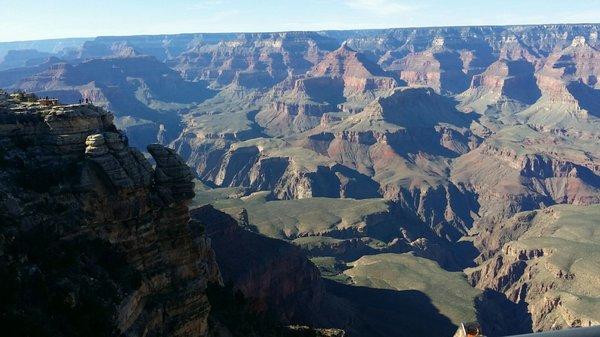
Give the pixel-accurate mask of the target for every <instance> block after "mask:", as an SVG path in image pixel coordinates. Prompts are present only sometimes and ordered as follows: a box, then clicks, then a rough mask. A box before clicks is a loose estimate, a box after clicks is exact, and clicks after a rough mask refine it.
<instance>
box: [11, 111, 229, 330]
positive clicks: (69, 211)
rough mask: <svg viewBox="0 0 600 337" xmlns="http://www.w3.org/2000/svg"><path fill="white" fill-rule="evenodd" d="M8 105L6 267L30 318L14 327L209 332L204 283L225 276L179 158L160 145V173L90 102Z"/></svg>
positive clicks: (18, 305) (22, 311)
mask: <svg viewBox="0 0 600 337" xmlns="http://www.w3.org/2000/svg"><path fill="white" fill-rule="evenodd" d="M0 109H1V112H0V118H1V126H0V130H1V131H0V132H1V138H0V139H1V144H0V146H1V149H2V152H1V153H2V158H1V169H0V172H1V179H2V184H1V185H2V187H1V188H2V194H1V202H0V205H1V208H2V211H1V212H0V214H2V223H3V226H2V237H3V240H2V247H3V249H2V272H3V274H4V276H6V277H7V278H6V279H5V280H6V281H7V282H8V283H9V284H11V285H12V287H14V288H13V290H14V291H15V293H12V294H10V298H11V300H9V301H8V302H5V304H4V303H3V305H4V306H5V307H4V309H7V310H9V311H5V312H7V313H8V315H12V316H11V317H13V319H15V320H16V321H19V320H21V322H28V323H27V324H31V326H26V327H20V328H16V327H12V328H13V329H31V331H37V330H38V329H39V330H42V331H43V330H44V329H47V330H48V331H53V332H51V333H54V334H57V335H59V334H63V333H65V334H69V333H73V332H76V331H77V329H78V327H79V325H80V324H86V322H88V323H91V322H99V323H98V324H101V326H99V327H98V330H96V331H90V333H91V334H92V335H110V334H113V333H118V334H119V335H124V336H140V335H169V336H203V335H208V333H209V330H208V329H209V326H208V313H209V310H210V305H209V303H208V299H207V297H206V294H205V289H206V286H207V284H208V283H209V282H216V283H218V282H219V281H220V278H219V277H220V276H219V271H218V267H217V264H216V262H215V260H214V253H213V251H212V249H211V248H210V244H209V242H208V240H207V239H206V238H205V237H204V236H198V237H194V236H193V235H192V232H191V231H190V230H189V229H188V221H189V211H188V206H187V204H188V201H189V200H190V199H191V198H192V197H193V196H194V192H193V184H192V183H191V178H192V175H191V171H190V170H189V168H188V167H187V166H186V165H185V164H184V163H183V162H182V161H181V159H180V158H179V157H178V156H177V155H176V154H175V153H174V152H173V151H172V150H169V149H166V148H163V147H161V146H158V145H156V146H152V147H150V148H149V152H150V153H151V154H152V155H153V156H154V160H155V161H156V164H157V167H156V169H153V168H152V166H151V164H150V163H149V162H148V160H147V159H146V158H145V157H144V156H143V155H142V154H141V152H139V151H138V150H136V149H133V148H130V147H128V146H127V142H126V140H125V138H124V137H123V134H121V133H120V132H118V131H117V129H116V128H115V127H114V125H113V124H112V118H113V117H112V115H111V114H110V113H108V112H106V111H105V110H103V109H101V108H97V107H94V106H91V105H72V106H52V107H45V106H42V105H41V104H39V103H37V102H36V103H27V102H19V101H17V100H16V99H9V100H3V101H2V103H1V106H0ZM22 245H25V246H22ZM88 245H89V246H90V248H89V249H87V248H84V247H86V246H88ZM96 246H99V247H100V248H96V249H94V248H92V247H96ZM78 247H79V248H78ZM106 259H108V260H106ZM53 261H55V262H53ZM55 263H58V265H56V264H55ZM9 270H10V271H12V273H11V274H6V273H8V272H9ZM26 270H29V271H28V272H25V271H26ZM24 272H25V274H23V275H24V276H22V277H20V276H18V275H21V274H22V273H24ZM3 279H4V278H3ZM40 282H41V283H40ZM40 287H42V288H40ZM43 287H47V288H49V289H50V290H49V292H48V293H45V292H44V290H43V289H44V288H43ZM7 290H9V289H7ZM9 291H10V290H9ZM36 294H37V295H39V297H38V296H35V295H36ZM6 295H7V296H9V295H8V294H6ZM31 296H35V297H33V298H31ZM4 298H6V297H4ZM12 301H15V302H12ZM11 304H12V305H14V307H10V306H11ZM6 306H8V308H7V307H6ZM48 310H52V311H54V312H50V311H48ZM36 315H40V316H38V317H37V318H36ZM86 315H92V316H86ZM52 317H56V318H57V319H55V320H53V319H52ZM78 319H81V320H82V321H80V322H78V321H73V320H78ZM92 326H96V325H95V324H93V325H92ZM92 326H90V327H89V328H90V329H91V328H92ZM21 331H22V330H21ZM79 332H80V331H79Z"/></svg>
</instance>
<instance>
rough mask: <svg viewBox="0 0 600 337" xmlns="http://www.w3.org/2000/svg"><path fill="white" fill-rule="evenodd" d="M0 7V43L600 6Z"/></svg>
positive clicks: (568, 11)
mask: <svg viewBox="0 0 600 337" xmlns="http://www.w3.org/2000/svg"><path fill="white" fill-rule="evenodd" d="M0 8H2V11H1V12H0V42H21V41H40V40H55V39H68V38H84V39H85V38H94V37H98V36H138V35H175V34H190V33H189V32H204V33H205V34H213V33H214V34H217V33H236V32H239V33H244V32H246V33H263V32H290V31H336V30H363V29H389V28H399V29H401V28H428V27H467V26H515V25H540V24H548V22H553V24H577V23H579V22H596V21H598V18H600V0H571V1H569V2H549V1H546V0H528V1H522V0H489V1H482V2H473V1H468V0H452V1H444V0H303V1H282V0H260V1H255V0H254V1H253V0H172V1H170V2H168V3H165V2H164V1H160V0H145V1H142V0H128V1H122V0H104V1H93V0H91V1H86V2H81V1H77V0H56V1H49V2H40V1H36V0H21V1H11V0H0ZM197 34H200V33H197Z"/></svg>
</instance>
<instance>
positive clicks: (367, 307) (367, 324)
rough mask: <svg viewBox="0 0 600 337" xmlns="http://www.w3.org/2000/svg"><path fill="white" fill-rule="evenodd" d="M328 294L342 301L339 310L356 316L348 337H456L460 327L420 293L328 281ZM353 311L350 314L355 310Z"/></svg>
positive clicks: (349, 322) (348, 326)
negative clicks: (349, 311) (454, 335)
mask: <svg viewBox="0 0 600 337" xmlns="http://www.w3.org/2000/svg"><path fill="white" fill-rule="evenodd" d="M325 284H326V288H327V292H328V293H329V294H330V295H334V296H335V297H337V298H339V299H340V301H339V302H340V303H338V304H337V305H338V306H341V305H344V304H346V306H345V307H344V308H342V307H340V308H338V310H341V311H343V310H348V307H351V308H352V309H353V311H354V315H352V316H350V318H348V319H347V321H346V322H344V324H343V326H337V328H341V329H344V330H345V331H346V333H347V336H349V337H354V336H361V337H367V336H372V337H376V336H377V337H379V336H381V337H383V336H386V337H392V336H398V337H400V336H424V335H426V336H452V334H453V333H454V332H455V331H456V329H457V327H456V326H455V325H454V324H453V323H452V322H451V321H450V319H448V318H447V317H446V316H444V315H442V314H441V313H440V312H439V311H438V309H437V308H436V307H434V306H433V304H432V302H431V299H430V298H429V297H428V296H427V295H425V294H424V293H422V292H420V291H416V290H406V291H396V290H388V289H374V288H367V287H358V286H350V285H344V284H341V283H338V282H334V281H330V280H326V281H325ZM352 309H350V310H352Z"/></svg>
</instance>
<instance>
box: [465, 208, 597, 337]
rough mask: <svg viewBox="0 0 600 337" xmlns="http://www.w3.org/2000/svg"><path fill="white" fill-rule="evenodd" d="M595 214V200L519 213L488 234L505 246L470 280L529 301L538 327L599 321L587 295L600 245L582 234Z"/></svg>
mask: <svg viewBox="0 0 600 337" xmlns="http://www.w3.org/2000/svg"><path fill="white" fill-rule="evenodd" d="M597 214H598V206H597V205H593V206H571V205H561V206H554V207H550V208H547V209H544V210H540V211H533V212H525V213H519V214H517V215H515V217H513V218H511V219H509V220H508V221H506V222H505V223H503V224H502V225H500V226H496V227H495V228H494V229H493V230H492V232H491V233H489V234H488V233H486V235H485V236H487V237H488V238H489V237H490V236H493V237H495V239H493V240H490V242H499V243H500V245H502V247H501V249H500V250H498V251H497V252H495V253H492V255H491V257H490V258H489V259H487V260H486V261H484V262H483V263H481V265H480V266H478V267H476V268H473V269H471V270H469V271H468V275H469V280H470V281H471V283H473V284H474V285H476V286H477V287H479V288H481V289H485V288H488V289H492V290H495V291H498V292H501V293H504V294H505V295H506V297H507V298H508V299H509V300H511V301H512V302H514V303H520V304H523V305H526V306H527V307H528V311H529V313H530V314H531V319H532V327H533V330H534V331H542V330H551V329H552V330H554V329H561V328H567V327H579V326H591V325H597V324H598V323H599V320H600V317H598V315H597V314H596V311H595V310H594V309H593V307H594V305H595V304H594V303H593V301H589V300H588V298H590V296H596V295H595V294H596V293H597V291H598V287H597V286H596V285H595V282H596V279H597V275H596V273H597V268H596V267H595V266H594V264H593V262H592V260H593V259H594V257H593V256H596V254H597V249H598V247H597V241H596V237H595V236H594V235H591V236H590V235H588V234H582V233H589V232H587V230H588V229H589V228H594V227H595V226H597V218H596V216H597ZM567 233H576V234H572V235H569V234H567ZM584 237H585V238H584ZM591 283H594V284H593V285H592V284H591Z"/></svg>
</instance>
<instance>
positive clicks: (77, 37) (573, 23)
mask: <svg viewBox="0 0 600 337" xmlns="http://www.w3.org/2000/svg"><path fill="white" fill-rule="evenodd" d="M585 25H598V26H600V21H599V22H572V23H571V22H569V23H516V24H506V25H502V24H499V25H494V24H491V25H440V26H406V27H382V28H357V29H352V28H347V29H314V30H313V29H306V30H274V31H218V32H206V31H205V32H202V31H198V32H180V33H152V34H143V33H142V34H123V35H95V36H69V37H53V38H42V39H32V40H12V41H0V44H9V43H27V42H38V41H40V42H41V41H48V42H50V41H66V40H86V39H87V40H91V39H96V38H112V37H115V38H119V37H136V36H140V37H141V36H176V35H204V34H206V35H219V34H279V33H305V32H309V33H319V32H348V31H377V30H395V29H436V28H477V27H528V26H529V27H531V26H585Z"/></svg>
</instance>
